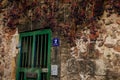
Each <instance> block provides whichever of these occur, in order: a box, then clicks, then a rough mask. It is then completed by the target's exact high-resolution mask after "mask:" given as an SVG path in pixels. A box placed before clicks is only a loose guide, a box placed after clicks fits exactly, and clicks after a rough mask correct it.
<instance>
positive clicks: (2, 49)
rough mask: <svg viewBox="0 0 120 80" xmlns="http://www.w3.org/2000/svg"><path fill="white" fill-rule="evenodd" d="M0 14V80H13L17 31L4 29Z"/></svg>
mask: <svg viewBox="0 0 120 80" xmlns="http://www.w3.org/2000/svg"><path fill="white" fill-rule="evenodd" d="M2 18H3V17H2V14H0V19H1V20H0V80H15V73H16V72H15V70H16V55H17V53H18V49H16V47H17V45H18V41H19V40H18V38H19V36H18V33H17V29H10V28H8V27H5V25H4V24H3V22H2Z"/></svg>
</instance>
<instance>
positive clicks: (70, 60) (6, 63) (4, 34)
mask: <svg viewBox="0 0 120 80" xmlns="http://www.w3.org/2000/svg"><path fill="white" fill-rule="evenodd" d="M81 1H82V0H81ZM81 1H80V2H81ZM52 5H53V7H55V12H54V15H55V16H53V14H50V13H49V11H50V9H49V6H50V5H48V4H42V5H41V6H40V9H41V12H42V17H43V18H40V20H38V26H36V27H37V28H36V29H38V28H39V26H40V27H41V28H46V27H49V28H52V31H53V34H52V36H53V37H52V38H54V37H58V38H60V46H59V47H57V48H56V47H53V46H52V47H51V65H54V64H56V65H58V67H59V68H58V69H59V71H58V75H57V76H51V80H120V77H119V76H120V16H119V15H118V14H117V13H115V12H112V13H109V12H107V11H106V10H104V13H103V15H102V17H100V19H98V20H97V21H96V22H94V21H93V24H94V25H96V26H97V27H96V28H95V30H93V32H92V29H90V28H88V27H86V28H85V29H83V27H85V25H86V26H89V25H87V24H83V25H82V24H80V23H84V16H85V15H83V14H82V13H81V11H82V9H80V12H79V11H77V12H76V8H78V6H77V4H76V3H73V4H68V3H67V4H60V5H58V7H59V10H57V8H56V7H57V6H56V5H54V4H52ZM88 6H90V7H89V8H88V10H87V9H86V12H85V14H86V16H88V17H86V18H91V14H92V10H91V7H93V6H91V5H89V4H88ZM53 7H52V9H53ZM70 7H71V9H70ZM79 7H80V6H79ZM107 7H108V6H107ZM44 8H45V10H44ZM72 8H73V9H74V10H72ZM46 10H48V11H47V12H48V13H46ZM87 11H90V12H89V13H88V12H87ZM76 13H77V14H78V15H80V16H81V17H80V18H79V17H78V16H76ZM79 13H81V14H79ZM83 13H84V12H83ZM44 14H46V15H44ZM46 16H47V17H46ZM82 18H83V19H82ZM81 20H83V21H82V22H80V21H81ZM26 24H27V23H26ZM27 25H28V24H27ZM27 25H25V26H23V27H22V26H20V28H21V27H22V29H24V31H26V30H31V29H33V27H34V25H35V24H32V25H30V26H27ZM26 26H27V27H26ZM44 26H45V27H44ZM92 26H93V25H92ZM31 27H32V28H31ZM18 28H19V27H18ZM34 28H35V27H34ZM25 29H26V30H25ZM76 29H77V30H76ZM75 31H76V32H75ZM94 31H95V32H94ZM91 33H92V34H91ZM76 35H77V36H76ZM18 41H19V36H18V30H17V28H8V27H7V26H6V25H5V24H4V23H3V14H0V80H15V72H16V71H15V70H16V56H17V53H18V49H16V47H17V46H18ZM72 43H73V44H72Z"/></svg>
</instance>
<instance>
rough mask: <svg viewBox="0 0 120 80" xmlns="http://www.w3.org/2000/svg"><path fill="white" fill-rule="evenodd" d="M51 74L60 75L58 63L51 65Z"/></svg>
mask: <svg viewBox="0 0 120 80" xmlns="http://www.w3.org/2000/svg"><path fill="white" fill-rule="evenodd" d="M51 75H53V76H57V75H58V65H51Z"/></svg>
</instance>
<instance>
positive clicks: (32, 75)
mask: <svg viewBox="0 0 120 80" xmlns="http://www.w3.org/2000/svg"><path fill="white" fill-rule="evenodd" d="M26 77H27V78H37V73H33V72H27V73H26Z"/></svg>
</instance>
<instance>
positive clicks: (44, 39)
mask: <svg viewBox="0 0 120 80" xmlns="http://www.w3.org/2000/svg"><path fill="white" fill-rule="evenodd" d="M35 51H36V52H35V60H34V63H35V64H34V67H36V68H47V56H48V55H47V52H48V34H43V35H37V36H36V48H35Z"/></svg>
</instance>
